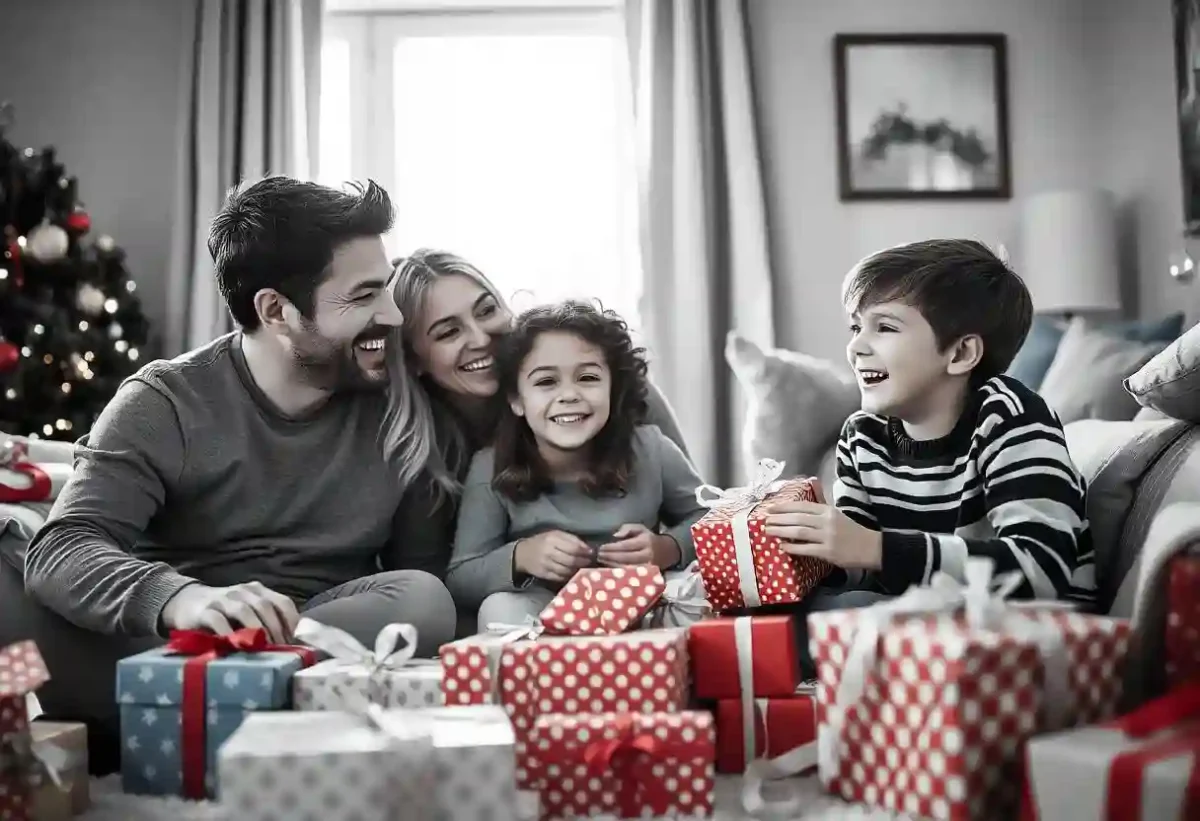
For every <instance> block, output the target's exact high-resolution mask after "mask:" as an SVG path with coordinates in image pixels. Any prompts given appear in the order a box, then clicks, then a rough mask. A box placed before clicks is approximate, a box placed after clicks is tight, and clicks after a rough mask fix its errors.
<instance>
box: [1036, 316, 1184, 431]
mask: <svg viewBox="0 0 1200 821" xmlns="http://www.w3.org/2000/svg"><path fill="white" fill-rule="evenodd" d="M1165 344H1166V343H1164V342H1142V341H1134V340H1130V339H1127V338H1125V337H1123V336H1118V335H1115V334H1112V333H1109V332H1108V331H1107V330H1105V329H1103V328H1101V327H1096V326H1093V325H1091V324H1089V323H1088V322H1087V321H1086V320H1085V319H1083V318H1082V317H1076V318H1075V319H1073V320H1071V323H1070V325H1068V326H1067V330H1066V333H1064V334H1063V338H1062V341H1061V342H1060V343H1059V346H1058V352H1057V353H1056V354H1055V355H1054V361H1053V362H1052V363H1051V364H1050V369H1049V370H1048V371H1046V378H1045V379H1044V380H1042V385H1041V388H1039V391H1038V392H1039V393H1041V395H1042V398H1043V399H1045V400H1046V403H1047V404H1048V405H1050V407H1051V408H1053V409H1054V410H1055V412H1056V413H1057V414H1058V416H1059V419H1060V420H1062V422H1063V424H1064V425H1065V424H1067V423H1069V422H1074V421H1076V420H1078V419H1111V420H1116V421H1128V420H1130V419H1133V417H1134V416H1136V415H1137V412H1138V404H1137V402H1136V401H1135V400H1134V399H1133V397H1131V396H1130V395H1129V393H1128V392H1127V391H1126V390H1125V389H1124V387H1123V386H1122V381H1123V380H1124V379H1125V377H1127V376H1129V375H1131V374H1133V373H1134V372H1136V371H1137V370H1138V369H1139V368H1140V367H1142V365H1144V364H1146V363H1147V362H1149V361H1150V359H1151V358H1152V357H1153V356H1154V355H1155V354H1156V353H1158V352H1159V351H1160V350H1162V348H1163V346H1164V345H1165Z"/></svg>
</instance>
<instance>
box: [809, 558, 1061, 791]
mask: <svg viewBox="0 0 1200 821" xmlns="http://www.w3.org/2000/svg"><path fill="white" fill-rule="evenodd" d="M992 573H993V563H992V560H991V559H988V558H983V557H974V558H970V559H968V560H967V563H966V570H965V576H966V584H965V585H963V584H961V583H960V582H958V581H957V580H955V579H954V578H953V577H951V576H950V575H948V574H946V573H944V572H939V573H937V574H935V575H934V577H933V579H932V580H931V582H930V584H929V586H928V587H911V588H909V590H908V591H907V592H906V593H905V594H904V595H902V596H900V597H899V598H897V599H894V600H892V601H888V602H882V603H880V604H876V605H873V606H871V607H867V608H864V609H863V610H861V611H859V612H860V615H859V617H858V620H857V623H856V625H855V626H856V628H857V630H856V633H855V636H854V640H853V641H852V642H851V645H850V650H849V652H848V653H847V654H846V664H845V666H844V667H843V669H842V677H841V680H840V682H839V683H838V688H837V697H836V699H835V702H834V704H832V705H831V706H830V709H829V711H828V714H827V720H828V726H827V728H826V727H822V728H819V730H818V737H817V765H818V769H819V771H820V774H821V779H822V781H826V782H827V781H828V779H830V778H832V777H834V776H835V775H836V774H837V770H838V766H839V763H840V760H841V754H842V747H843V743H844V742H843V738H842V734H843V731H844V729H845V723H846V716H847V714H848V713H849V711H850V710H851V709H852V708H853V706H854V705H856V704H857V703H858V702H859V700H860V699H861V698H862V696H863V693H864V691H865V690H866V685H867V677H868V675H869V674H870V672H871V671H872V670H874V669H875V662H876V654H877V652H878V648H879V639H880V636H881V635H882V633H883V632H884V631H885V630H886V629H887V627H888V626H889V625H890V623H891V621H892V619H893V618H894V617H895V616H899V615H919V614H923V613H928V614H938V613H947V614H948V613H951V612H954V611H956V610H959V609H962V610H963V611H964V612H965V615H966V626H967V628H968V629H971V630H994V631H1002V632H1004V633H1005V634H1007V635H1011V636H1014V637H1016V638H1021V639H1028V640H1032V641H1034V642H1036V643H1037V645H1038V649H1039V651H1040V652H1041V655H1042V661H1043V665H1044V667H1045V693H1046V707H1047V710H1048V712H1047V715H1048V717H1049V718H1050V721H1051V724H1052V725H1057V724H1058V723H1059V720H1058V718H1057V717H1056V713H1057V711H1060V710H1061V709H1063V708H1064V706H1065V705H1066V703H1067V692H1068V669H1067V664H1066V657H1065V653H1064V652H1063V638H1062V634H1061V633H1060V632H1059V631H1058V630H1057V629H1054V628H1052V627H1049V626H1047V625H1045V624H1042V623H1039V622H1037V621H1035V620H1033V619H1030V618H1029V617H1028V615H1027V614H1028V612H1029V610H1027V609H1026V610H1024V611H1022V609H1019V608H1013V607H1012V606H1011V605H1009V604H1008V603H1007V602H1006V601H1005V599H1006V598H1007V597H1008V596H1010V595H1012V593H1013V592H1014V591H1015V590H1016V589H1017V588H1018V587H1020V586H1021V581H1022V578H1021V575H1020V574H1019V573H1016V572H1012V573H1003V574H1000V575H998V576H995V577H993V575H992Z"/></svg>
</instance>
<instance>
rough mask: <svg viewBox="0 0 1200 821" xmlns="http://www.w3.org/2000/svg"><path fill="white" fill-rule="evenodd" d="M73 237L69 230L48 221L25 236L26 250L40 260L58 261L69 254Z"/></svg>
mask: <svg viewBox="0 0 1200 821" xmlns="http://www.w3.org/2000/svg"><path fill="white" fill-rule="evenodd" d="M70 247H71V238H70V237H69V236H67V232H66V231H64V230H63V229H62V228H60V227H59V226H57V225H54V224H53V223H51V222H49V221H47V222H43V223H42V224H41V225H39V226H38V227H37V228H34V229H33V230H32V231H30V232H29V234H28V236H26V237H25V251H26V253H28V254H29V255H30V256H31V257H33V258H34V259H36V260H38V261H39V262H57V261H58V260H60V259H62V258H63V257H65V256H66V255H67V249H68V248H70Z"/></svg>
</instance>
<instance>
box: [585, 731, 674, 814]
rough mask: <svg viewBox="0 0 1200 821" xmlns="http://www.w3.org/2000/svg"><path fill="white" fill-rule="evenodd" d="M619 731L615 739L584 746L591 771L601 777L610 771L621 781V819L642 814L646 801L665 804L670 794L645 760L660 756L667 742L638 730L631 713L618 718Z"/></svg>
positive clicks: (665, 748) (618, 798)
mask: <svg viewBox="0 0 1200 821" xmlns="http://www.w3.org/2000/svg"><path fill="white" fill-rule="evenodd" d="M616 728H617V734H616V736H615V737H614V738H610V739H606V740H601V741H593V742H591V743H590V744H588V745H587V747H585V748H584V751H583V761H584V763H585V764H587V768H588V772H589V773H590V774H591V775H593V776H600V775H603V774H604V773H606V772H609V771H611V772H612V773H613V774H614V775H615V776H616V777H617V781H618V782H619V785H620V786H619V788H618V791H617V801H618V803H619V805H620V811H621V817H622V818H636V817H638V816H640V815H642V812H641V807H642V806H643V805H644V803H646V802H649V803H651V804H660V803H665V802H666V801H667V800H668V799H669V797H670V795H669V793H668V791H667V790H666V789H665V788H664V787H663V785H662V783H661V782H660V781H659V780H658V779H657V778H656V777H655V776H654V774H653V773H652V772H651V771H650V767H648V766H635V765H637V764H639V763H644V762H643V759H644V758H646V757H649V758H650V759H661V758H662V757H663V756H664V755H665V754H666V752H667V745H665V744H664V743H663V742H662V741H661V740H659V739H658V738H656V737H655V736H654V734H653V733H648V732H641V733H639V732H637V727H636V726H635V724H634V717H633V716H632V715H622V716H620V717H619V718H617V720H616Z"/></svg>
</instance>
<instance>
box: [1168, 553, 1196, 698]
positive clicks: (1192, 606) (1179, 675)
mask: <svg viewBox="0 0 1200 821" xmlns="http://www.w3.org/2000/svg"><path fill="white" fill-rule="evenodd" d="M1167 574H1168V575H1167V627H1166V631H1167V632H1166V635H1165V636H1164V650H1165V651H1166V673H1167V686H1168V687H1177V686H1179V685H1181V684H1184V683H1185V682H1188V681H1193V680H1195V679H1197V678H1200V555H1198V554H1195V553H1190V554H1186V553H1185V554H1183V555H1180V556H1176V557H1175V558H1174V559H1172V560H1171V566H1170V569H1169V570H1168V571H1167Z"/></svg>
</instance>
